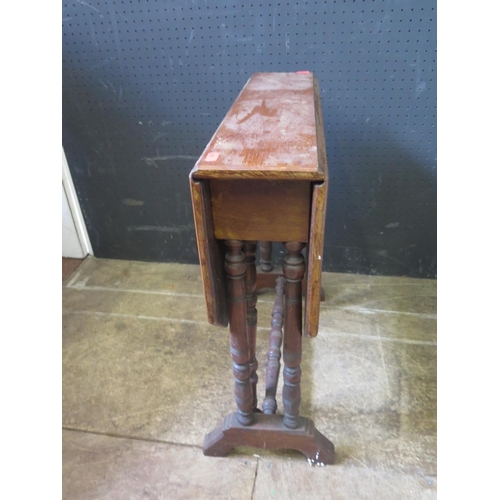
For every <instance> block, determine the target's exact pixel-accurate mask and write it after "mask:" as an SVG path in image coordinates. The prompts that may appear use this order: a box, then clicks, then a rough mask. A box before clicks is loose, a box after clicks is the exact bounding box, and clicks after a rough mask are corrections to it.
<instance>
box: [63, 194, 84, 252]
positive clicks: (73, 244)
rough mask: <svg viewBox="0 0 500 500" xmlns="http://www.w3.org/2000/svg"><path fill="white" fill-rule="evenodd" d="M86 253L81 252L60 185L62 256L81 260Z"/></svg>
mask: <svg viewBox="0 0 500 500" xmlns="http://www.w3.org/2000/svg"><path fill="white" fill-rule="evenodd" d="M85 255H86V253H84V252H83V249H82V245H80V240H79V238H78V233H77V231H76V226H75V222H74V220H73V217H72V216H71V210H70V209H69V204H68V199H67V197H66V192H65V190H64V184H63V185H62V256H63V257H73V258H75V259H81V258H83V257H85Z"/></svg>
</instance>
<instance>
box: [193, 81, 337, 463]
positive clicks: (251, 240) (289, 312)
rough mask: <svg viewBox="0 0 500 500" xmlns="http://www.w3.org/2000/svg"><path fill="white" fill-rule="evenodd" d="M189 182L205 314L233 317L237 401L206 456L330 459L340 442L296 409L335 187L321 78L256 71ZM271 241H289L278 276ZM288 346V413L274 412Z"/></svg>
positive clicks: (314, 324) (222, 322) (224, 320)
mask: <svg viewBox="0 0 500 500" xmlns="http://www.w3.org/2000/svg"><path fill="white" fill-rule="evenodd" d="M190 186H191V195H192V202H193V210H194V220H195V228H196V237H197V244H198V253H199V258H200V267H201V274H202V279H203V287H204V294H205V300H206V305H207V312H208V320H209V322H210V323H211V324H213V325H219V326H223V327H227V326H228V324H229V334H230V352H231V357H232V361H233V374H234V378H235V390H234V396H235V400H236V405H237V411H236V412H235V413H233V414H230V415H228V416H227V417H226V418H225V419H224V421H223V423H222V424H221V426H220V427H218V428H216V429H214V430H213V431H212V432H210V433H209V434H208V435H207V436H206V437H205V442H204V446H203V452H204V454H205V455H210V456H223V455H226V454H227V453H228V452H229V451H230V450H231V449H233V448H234V447H236V446H241V445H246V446H253V447H260V448H267V449H277V448H282V449H295V450H298V451H300V452H302V453H303V454H304V455H305V456H306V457H307V458H308V460H309V462H310V463H314V464H320V465H323V464H331V463H333V459H334V447H333V444H332V443H331V442H330V441H329V440H328V439H327V438H326V437H325V436H323V435H322V434H321V433H320V432H319V431H318V430H317V429H316V428H315V426H314V423H313V422H312V421H311V420H310V419H308V418H304V417H301V416H300V415H299V405H300V379H301V370H300V363H301V356H302V332H303V331H304V333H305V335H306V336H309V337H315V336H316V335H317V333H318V324H319V307H320V300H321V269H322V259H323V239H324V238H323V235H324V227H325V210H326V198H327V188H328V167H327V162H326V152H325V140H324V132H323V120H322V114H321V104H320V95H319V87H318V83H317V80H316V78H315V76H314V75H313V74H312V73H309V72H298V73H256V74H254V75H253V76H252V77H251V78H250V79H249V80H248V82H247V84H246V85H245V87H244V88H243V90H242V91H241V93H240V95H239V96H238V98H237V99H236V101H235V102H234V104H233V105H232V107H231V109H230V110H229V112H228V113H227V115H226V117H225V118H224V120H223V121H222V123H221V124H220V126H219V128H218V129H217V131H216V132H215V134H214V136H213V137H212V139H211V140H210V142H209V144H208V145H207V147H206V148H205V151H204V152H203V154H202V155H201V157H200V159H199V160H198V161H197V163H196V165H195V167H194V168H193V170H192V172H191V174H190ZM257 242H261V248H260V250H261V272H260V273H257V266H256V263H255V254H256V249H257ZM272 242H282V243H283V245H284V248H285V250H286V253H285V257H284V263H283V270H282V273H274V274H273V273H272V272H271V271H272V264H271V256H270V249H271V243H272ZM304 251H305V254H306V258H304V255H303V253H304ZM271 284H272V286H274V285H275V286H276V301H275V304H274V308H273V314H272V328H271V332H270V338H269V352H268V359H267V368H266V397H265V399H264V401H263V403H262V409H259V408H258V401H257V392H256V387H257V366H258V364H257V359H256V357H255V344H256V330H257V309H256V304H257V294H256V290H257V285H259V286H260V287H268V286H270V285H271ZM303 287H304V289H305V290H304V295H305V308H304V310H305V313H304V321H303V314H302V309H303V308H302V294H303V290H302V288H303ZM283 297H284V301H283ZM283 324H284V332H283V335H282V329H283ZM282 339H283V340H282ZM282 343H283V362H284V369H283V379H284V385H283V415H278V414H276V411H277V401H276V388H277V384H278V377H279V371H280V358H281V344H282Z"/></svg>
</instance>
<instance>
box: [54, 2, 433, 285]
mask: <svg viewBox="0 0 500 500" xmlns="http://www.w3.org/2000/svg"><path fill="white" fill-rule="evenodd" d="M435 17H436V12H435V2H434V1H427V0H420V1H411V0H400V1H396V0H394V1H383V0H375V1H373V0H366V1H361V0H352V1H308V0H302V1H291V0H290V1H288V2H275V1H272V2H270V1H267V2H266V1H262V0H261V1H252V0H250V1H245V2H237V1H234V0H233V1H231V2H228V1H223V0H217V1H213V0H210V1H209V0H207V1H201V0H198V1H195V0H193V1H165V0H162V1H159V0H157V1H154V0H151V1H147V0H131V1H104V0H100V1H96V0H86V1H85V2H84V1H83V0H76V1H64V2H63V145H64V149H65V152H66V155H67V159H68V163H69V166H70V169H71V173H72V175H73V180H74V183H75V186H76V191H77V193H78V197H79V199H80V203H81V207H82V211H83V214H84V217H85V222H86V224H87V228H88V232H89V235H90V239H91V242H92V246H93V249H94V253H95V255H96V256H98V257H108V258H121V259H137V260H148V261H178V262H193V263H194V262H197V259H198V257H197V251H196V245H195V233H194V228H193V215H192V210H191V199H190V194H189V189H188V173H189V171H190V170H191V168H192V167H193V165H194V162H195V161H196V159H197V158H198V156H199V155H200V154H201V152H202V151H203V149H204V147H205V145H206V144H207V142H208V140H209V139H210V137H211V136H212V134H213V133H214V132H215V130H216V128H217V126H218V125H219V123H220V122H221V120H222V119H223V117H224V115H225V114H226V112H227V110H228V109H229V107H230V105H231V103H232V102H233V101H234V99H235V98H236V96H237V95H238V93H239V92H240V90H241V88H242V87H243V85H244V84H245V82H246V81H247V80H248V78H249V77H250V76H251V75H252V74H253V73H254V72H258V71H297V70H309V71H313V72H314V73H315V74H316V75H317V77H318V80H319V84H320V88H321V99H322V106H323V115H324V123H325V137H326V144H327V155H328V163H329V168H330V186H329V199H328V213H327V225H326V234H325V252H324V270H327V271H343V272H360V273H373V274H389V275H409V276H421V277H434V276H435V275H436V127H435V122H436V74H435V65H436V64H435V63H436V21H435ZM276 254H277V256H278V255H279V252H275V255H276Z"/></svg>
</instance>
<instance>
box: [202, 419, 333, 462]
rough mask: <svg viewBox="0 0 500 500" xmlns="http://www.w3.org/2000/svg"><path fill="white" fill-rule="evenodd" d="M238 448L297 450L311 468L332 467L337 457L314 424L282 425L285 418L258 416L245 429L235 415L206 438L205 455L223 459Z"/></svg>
mask: <svg viewBox="0 0 500 500" xmlns="http://www.w3.org/2000/svg"><path fill="white" fill-rule="evenodd" d="M237 446H251V447H254V448H264V449H267V450H278V449H288V450H297V451H299V452H300V453H302V454H303V455H305V457H306V458H307V460H308V462H309V463H310V464H311V465H319V466H323V465H332V464H333V463H334V458H335V448H334V446H333V444H332V443H331V442H330V441H329V440H328V439H327V438H326V437H325V436H324V435H323V434H321V432H319V431H318V430H317V429H316V427H315V426H314V422H313V421H312V420H310V419H308V418H304V417H300V425H299V426H298V427H297V428H296V429H288V428H287V427H285V426H284V425H283V416H282V415H265V414H263V413H257V414H255V423H254V424H253V425H251V426H243V425H241V424H240V423H239V422H238V420H237V416H236V413H231V414H229V415H227V416H226V417H225V418H224V421H223V423H222V425H220V426H219V427H217V428H216V429H214V430H213V431H212V432H210V433H208V434H207V435H206V436H205V440H204V442H203V454H204V455H207V456H210V457H223V456H225V455H227V454H228V453H229V452H230V451H231V450H232V449H233V448H235V447H237Z"/></svg>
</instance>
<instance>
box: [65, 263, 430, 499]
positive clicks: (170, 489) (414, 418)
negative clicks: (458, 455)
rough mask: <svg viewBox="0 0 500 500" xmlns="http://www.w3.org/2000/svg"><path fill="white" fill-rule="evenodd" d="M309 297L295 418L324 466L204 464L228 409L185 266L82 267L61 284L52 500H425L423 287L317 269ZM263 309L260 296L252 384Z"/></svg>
mask: <svg viewBox="0 0 500 500" xmlns="http://www.w3.org/2000/svg"><path fill="white" fill-rule="evenodd" d="M323 287H324V289H325V292H326V296H327V300H326V302H325V303H323V304H322V312H321V321H320V333H319V336H318V337H317V338H315V339H304V346H303V347H304V356H303V359H304V361H303V364H302V372H303V375H302V381H303V382H302V405H301V414H302V415H304V416H307V417H309V418H312V419H313V420H314V422H315V424H316V426H317V428H318V429H319V430H320V431H321V432H322V433H323V434H325V436H327V437H328V438H329V439H330V440H332V441H333V442H334V444H335V446H336V450H337V464H336V465H334V466H327V467H312V466H310V465H309V464H308V463H307V460H306V459H305V458H304V457H303V456H302V455H300V454H299V453H296V452H286V451H283V452H266V451H263V450H257V449H245V448H242V449H238V450H237V451H235V452H234V453H232V454H231V455H230V456H228V457H226V458H208V457H204V456H203V454H202V451H201V445H202V442H203V437H204V435H205V434H206V433H207V432H209V431H210V430H212V428H214V427H215V426H217V425H218V424H219V423H220V422H221V420H222V418H223V417H224V415H226V414H227V413H230V412H231V411H233V410H234V408H235V405H234V402H233V395H232V390H233V378H232V374H231V360H230V357H229V352H228V351H229V349H228V347H229V345H228V334H227V331H226V330H224V329H220V328H215V327H213V326H210V325H209V324H208V323H207V321H206V313H205V305H204V300H203V296H202V289H201V280H200V273H199V268H198V266H194V265H183V264H151V263H141V262H129V261H118V260H101V259H94V258H87V259H86V260H85V261H84V262H83V264H81V265H80V266H79V267H78V269H77V270H76V271H75V272H74V273H73V274H72V276H70V277H69V278H68V279H66V280H65V281H64V282H63V427H64V429H63V498H65V499H120V500H121V499H125V498H126V499H139V498H140V499H152V498H156V499H161V498H164V499H177V498H183V499H191V498H193V499H209V498H224V499H227V498H235V499H250V498H253V499H267V498H269V499H284V500H289V499H303V498H308V499H313V498H314V499H316V498H317V499H329V498H335V499H357V498H362V499H368V498H370V499H372V498H373V499H377V500H378V499H398V500H400V499H404V498H419V499H420V498H421V499H424V498H425V499H431V498H436V282H435V281H432V280H417V279H410V278H391V277H370V276H359V275H347V274H333V273H325V274H324V275H323ZM273 300H274V297H273V294H272V292H271V291H270V292H266V293H264V294H262V295H260V296H259V305H258V307H259V314H260V317H259V331H258V359H259V362H260V366H259V377H260V380H261V381H263V380H264V375H265V353H266V350H267V335H268V330H269V322H270V311H271V308H272V303H273ZM263 392H264V388H263V384H262V382H261V384H260V398H259V400H260V401H262V397H263ZM278 404H279V408H278V409H279V411H280V409H281V401H280V400H278Z"/></svg>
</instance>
